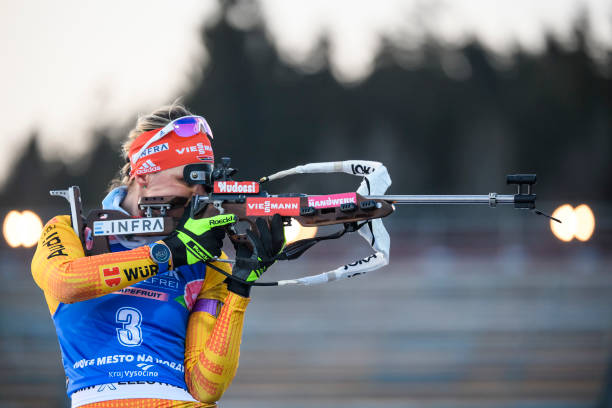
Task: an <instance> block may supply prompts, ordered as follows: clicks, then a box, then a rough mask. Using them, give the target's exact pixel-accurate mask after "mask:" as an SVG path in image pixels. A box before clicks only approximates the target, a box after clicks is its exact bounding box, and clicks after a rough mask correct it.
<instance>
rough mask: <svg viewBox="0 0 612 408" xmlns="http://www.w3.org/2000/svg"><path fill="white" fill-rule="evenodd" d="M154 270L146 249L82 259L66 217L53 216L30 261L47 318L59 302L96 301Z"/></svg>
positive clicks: (82, 254)
mask: <svg viewBox="0 0 612 408" xmlns="http://www.w3.org/2000/svg"><path fill="white" fill-rule="evenodd" d="M158 270H159V267H158V266H157V264H156V263H155V262H154V261H153V260H152V259H151V258H150V257H149V247H148V246H146V245H145V246H142V247H138V248H135V249H132V250H129V251H124V252H113V253H108V254H102V255H95V256H85V253H84V251H83V247H82V246H81V241H80V240H79V237H78V236H77V235H76V233H75V232H74V230H73V229H72V227H71V225H70V217H69V216H67V215H60V216H57V217H55V218H53V219H52V220H51V221H49V222H48V223H47V225H45V226H44V228H43V233H42V235H41V237H40V240H39V241H38V247H37V248H36V252H35V254H34V258H33V259H32V275H33V277H34V281H36V284H37V285H38V286H39V287H40V288H41V289H42V290H43V291H44V293H45V297H46V299H47V303H48V305H49V311H50V312H51V314H53V313H54V312H55V310H56V309H57V306H58V305H59V302H62V303H74V302H79V301H82V300H87V299H93V298H96V297H100V296H103V295H106V294H108V293H111V292H115V291H117V290H119V289H123V288H125V287H127V286H130V285H133V284H135V283H137V282H140V281H143V280H145V279H148V278H149V277H151V276H153V275H156V274H157V271H158Z"/></svg>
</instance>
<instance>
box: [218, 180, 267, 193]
mask: <svg viewBox="0 0 612 408" xmlns="http://www.w3.org/2000/svg"><path fill="white" fill-rule="evenodd" d="M213 191H214V192H215V193H220V194H224V193H247V194H255V193H259V183H258V182H256V181H215V187H214V189H213Z"/></svg>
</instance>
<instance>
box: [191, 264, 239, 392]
mask: <svg viewBox="0 0 612 408" xmlns="http://www.w3.org/2000/svg"><path fill="white" fill-rule="evenodd" d="M215 266H217V267H219V268H221V269H223V270H225V271H226V272H228V273H231V267H230V266H229V265H228V264H227V263H220V262H215ZM224 279H225V276H223V275H222V274H220V273H219V272H217V271H215V270H213V269H211V268H208V270H207V273H206V279H205V281H204V285H202V290H201V291H200V294H199V295H198V300H200V299H202V300H206V299H214V300H217V301H222V302H223V303H222V304H221V303H220V305H221V306H220V311H219V313H218V317H216V316H214V315H212V314H210V313H207V312H204V311H194V312H192V313H191V315H190V316H189V323H188V326H187V337H186V341H185V382H186V383H187V387H188V388H189V392H190V393H191V395H193V397H194V398H196V399H197V400H199V401H201V402H208V403H214V402H216V401H218V400H219V399H220V398H221V396H222V395H223V393H224V392H225V390H226V389H227V388H228V387H229V385H230V384H231V382H232V380H233V379H234V375H235V374H236V370H237V369H238V359H239V357H240V342H241V339H242V325H243V322H244V312H245V310H246V307H247V305H248V304H249V301H250V298H243V297H241V296H239V295H236V294H234V293H231V292H228V290H227V287H226V285H225V283H223V280H224ZM217 310H219V309H217Z"/></svg>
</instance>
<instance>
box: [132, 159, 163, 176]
mask: <svg viewBox="0 0 612 408" xmlns="http://www.w3.org/2000/svg"><path fill="white" fill-rule="evenodd" d="M159 170H161V167H159V166H158V165H157V164H155V163H154V162H153V160H151V159H148V160H147V161H146V162H144V163H142V166H140V167H139V168H138V170H136V174H147V173H152V172H154V171H159Z"/></svg>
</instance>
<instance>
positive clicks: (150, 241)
mask: <svg viewBox="0 0 612 408" xmlns="http://www.w3.org/2000/svg"><path fill="white" fill-rule="evenodd" d="M211 139H212V132H211V130H210V127H209V126H208V124H207V123H206V121H205V120H204V118H202V117H200V116H193V115H192V114H191V113H190V112H189V111H187V109H186V108H184V107H183V106H181V105H179V104H176V103H175V104H172V105H170V106H167V107H163V108H160V109H158V110H156V111H154V112H152V113H151V114H149V115H146V116H143V117H140V118H139V119H138V121H137V124H136V127H135V128H134V129H133V130H132V131H131V132H130V133H129V136H128V139H127V141H126V142H125V143H124V145H123V153H124V156H125V158H126V161H127V164H126V165H125V166H124V167H123V168H122V169H121V171H120V173H121V177H120V178H119V179H117V180H115V182H114V183H113V184H114V185H113V186H112V187H113V188H112V190H111V191H110V193H109V194H108V195H107V196H106V198H105V199H104V200H103V202H102V206H103V208H105V209H113V210H119V211H123V212H124V213H125V214H126V217H127V216H134V217H141V216H143V214H142V211H141V210H140V209H139V207H138V201H139V199H140V198H141V197H152V196H178V197H184V198H187V199H189V198H191V197H192V195H194V194H204V193H206V192H207V191H206V190H208V187H207V186H203V185H190V184H188V183H187V182H186V181H185V180H184V179H183V168H184V167H185V165H187V164H192V163H208V164H209V165H210V166H209V168H210V170H211V171H212V165H213V162H214V157H213V151H212V146H211ZM173 212H174V213H173V214H171V215H175V216H177V217H179V216H180V213H183V212H184V209H183V208H179V209H176V210H173ZM234 221H235V217H234V216H233V215H232V214H229V215H228V214H224V215H221V216H215V217H212V218H205V219H192V218H189V217H188V213H187V215H185V216H183V217H182V218H181V221H180V222H179V224H178V227H177V228H176V230H175V231H174V232H173V233H172V234H171V235H169V236H167V237H142V236H140V237H139V236H111V237H110V238H109V243H110V249H111V252H110V253H107V254H102V255H95V256H85V254H84V250H83V247H82V244H81V242H80V240H79V237H78V236H77V234H76V233H75V232H74V230H73V229H72V228H71V220H70V217H69V216H65V215H60V216H57V217H55V218H53V219H52V220H51V221H49V222H48V223H47V225H45V227H44V229H43V234H42V236H41V238H40V241H39V243H38V248H37V250H36V253H35V255H34V258H33V260H32V274H33V276H34V280H35V281H36V283H37V284H38V286H39V287H40V288H41V289H42V290H43V292H44V295H45V298H46V300H47V304H48V306H49V311H50V312H51V315H52V318H53V322H54V324H55V328H56V332H57V336H58V340H59V344H60V349H61V352H62V361H63V365H64V369H65V371H66V381H67V392H68V395H69V396H70V397H71V399H72V407H88V408H89V407H96V408H98V407H115V408H118V407H125V408H132V407H133V408H136V407H139V408H148V407H156V408H161V407H215V406H216V401H218V400H219V398H220V397H221V395H222V394H223V392H224V391H225V390H226V389H227V388H228V386H229V385H230V383H231V381H232V379H233V377H234V374H235V372H236V368H237V367H238V357H239V349H240V340H241V336H242V325H243V319H244V312H245V309H246V307H247V305H248V303H249V289H250V286H249V285H248V284H246V283H245V282H247V281H253V280H256V279H257V278H258V277H259V276H260V275H261V273H262V272H263V271H265V270H266V269H267V268H268V267H269V266H270V265H271V264H272V263H273V262H274V261H273V259H274V256H275V255H276V254H277V253H278V252H279V251H280V250H281V249H282V248H283V245H284V233H283V227H282V222H281V220H280V217H278V216H277V217H276V218H273V220H272V222H271V223H270V225H268V224H267V223H266V222H264V221H263V220H258V227H259V230H260V234H259V235H257V234H251V235H250V236H251V241H252V243H253V244H255V245H252V247H254V248H255V249H254V251H255V252H256V253H255V254H254V255H255V256H251V255H253V250H251V249H249V248H251V246H249V247H247V246H242V245H239V246H238V247H237V248H236V252H237V256H238V261H237V263H236V264H235V266H234V267H233V270H231V268H230V267H229V266H227V265H228V264H227V263H221V262H214V265H215V266H216V267H217V268H221V269H222V270H224V271H226V272H228V273H231V274H232V275H233V276H234V277H236V278H239V279H240V280H234V279H232V280H227V279H226V277H225V276H224V275H222V274H221V273H219V272H217V271H216V270H214V269H212V268H210V267H207V265H206V263H205V262H206V261H207V260H209V259H211V258H212V257H215V256H221V257H225V254H223V253H222V251H221V247H222V241H223V237H224V236H225V231H224V229H223V228H222V227H223V226H225V225H228V224H231V223H233V222H234ZM247 259H248V260H247ZM253 259H256V261H253ZM241 260H244V262H243V261H241Z"/></svg>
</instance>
